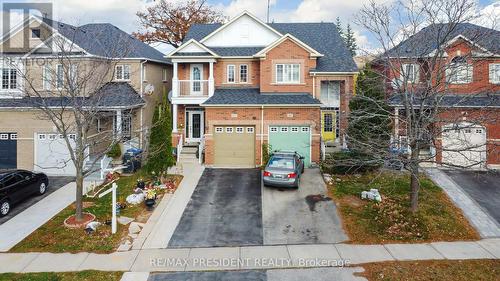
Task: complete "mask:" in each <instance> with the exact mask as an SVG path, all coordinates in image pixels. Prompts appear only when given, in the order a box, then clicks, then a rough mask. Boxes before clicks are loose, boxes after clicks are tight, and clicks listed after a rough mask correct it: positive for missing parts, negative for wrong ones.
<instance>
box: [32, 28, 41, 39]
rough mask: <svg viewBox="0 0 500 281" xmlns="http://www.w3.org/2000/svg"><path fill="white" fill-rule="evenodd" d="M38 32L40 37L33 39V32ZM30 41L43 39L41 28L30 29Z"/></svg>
mask: <svg viewBox="0 0 500 281" xmlns="http://www.w3.org/2000/svg"><path fill="white" fill-rule="evenodd" d="M35 30H38V37H33V31H35ZM30 31H31V32H30V39H40V38H41V37H42V30H40V28H30Z"/></svg>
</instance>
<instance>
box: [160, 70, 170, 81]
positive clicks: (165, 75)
mask: <svg viewBox="0 0 500 281" xmlns="http://www.w3.org/2000/svg"><path fill="white" fill-rule="evenodd" d="M161 76H162V80H163V81H167V78H168V71H167V69H166V68H164V69H163V70H162V75H161Z"/></svg>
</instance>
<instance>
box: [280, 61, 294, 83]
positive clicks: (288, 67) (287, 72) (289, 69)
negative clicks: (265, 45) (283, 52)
mask: <svg viewBox="0 0 500 281" xmlns="http://www.w3.org/2000/svg"><path fill="white" fill-rule="evenodd" d="M276 83H284V84H289V83H300V64H276Z"/></svg>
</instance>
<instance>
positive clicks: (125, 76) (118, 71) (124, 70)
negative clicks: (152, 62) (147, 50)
mask: <svg viewBox="0 0 500 281" xmlns="http://www.w3.org/2000/svg"><path fill="white" fill-rule="evenodd" d="M145 77H146V75H145V73H144V80H146V78H145ZM115 80H130V65H128V64H119V65H117V66H116V67H115Z"/></svg>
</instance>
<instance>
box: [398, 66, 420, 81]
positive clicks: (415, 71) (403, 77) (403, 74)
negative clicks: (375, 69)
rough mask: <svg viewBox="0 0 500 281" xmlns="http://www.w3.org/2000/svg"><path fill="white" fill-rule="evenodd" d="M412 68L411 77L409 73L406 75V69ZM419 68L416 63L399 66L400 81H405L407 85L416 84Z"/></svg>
mask: <svg viewBox="0 0 500 281" xmlns="http://www.w3.org/2000/svg"><path fill="white" fill-rule="evenodd" d="M408 67H411V68H412V72H411V74H412V77H410V73H407V72H409V71H407V68H408ZM419 72H420V66H419V65H418V64H416V63H404V64H402V65H401V81H406V82H408V83H418V81H419Z"/></svg>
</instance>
